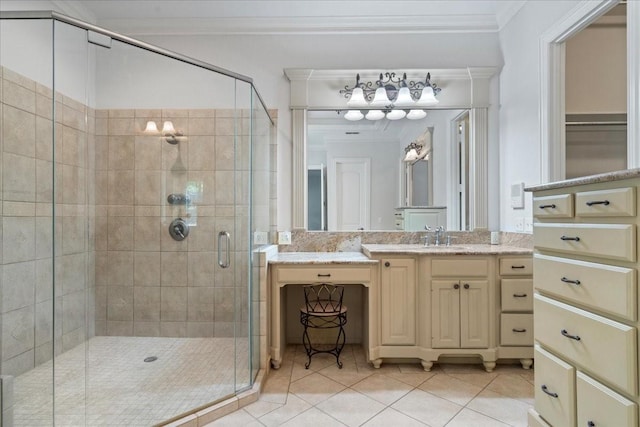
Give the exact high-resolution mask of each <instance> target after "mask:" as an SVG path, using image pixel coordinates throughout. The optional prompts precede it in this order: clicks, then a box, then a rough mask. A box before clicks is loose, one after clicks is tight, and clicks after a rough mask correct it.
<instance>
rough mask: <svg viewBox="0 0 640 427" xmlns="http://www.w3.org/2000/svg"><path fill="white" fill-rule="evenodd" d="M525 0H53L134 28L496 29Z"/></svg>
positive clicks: (108, 23)
mask: <svg viewBox="0 0 640 427" xmlns="http://www.w3.org/2000/svg"><path fill="white" fill-rule="evenodd" d="M525 1H526V0H444V1H442V0H385V1H378V0H372V1H367V0H341V1H335V0H328V1H327V0H208V1H205V0H200V1H197V0H196V1H194V0H181V1H171V0H163V1H150V0H143V1H141V0H84V1H80V0H54V1H53V3H54V4H55V5H56V6H57V7H58V8H59V9H60V10H62V12H63V13H66V14H69V15H73V16H77V17H80V18H81V19H84V20H87V21H90V22H93V23H95V24H97V25H99V26H102V27H105V28H109V29H111V30H114V31H117V32H122V33H125V34H128V35H132V36H136V35H137V36H140V35H157V34H292V33H293V34H297V33H298V34H303V33H304V34H309V33H336V34H349V33H357V34H368V33H433V32H496V31H499V30H500V28H502V27H503V26H504V25H505V24H506V23H507V22H508V21H509V19H511V17H512V16H513V15H514V14H515V13H516V12H517V11H518V10H519V9H520V8H521V7H522V5H523V4H524V3H525Z"/></svg>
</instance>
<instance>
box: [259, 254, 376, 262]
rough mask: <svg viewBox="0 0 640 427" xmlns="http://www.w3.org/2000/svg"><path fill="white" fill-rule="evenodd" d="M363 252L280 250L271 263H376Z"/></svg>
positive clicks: (270, 260)
mask: <svg viewBox="0 0 640 427" xmlns="http://www.w3.org/2000/svg"><path fill="white" fill-rule="evenodd" d="M377 262H378V261H377V260H373V259H369V257H367V256H366V255H364V254H363V253H362V252H279V253H278V254H277V255H275V256H274V257H273V258H271V259H269V264H375V263H377Z"/></svg>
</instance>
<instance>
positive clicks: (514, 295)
mask: <svg viewBox="0 0 640 427" xmlns="http://www.w3.org/2000/svg"><path fill="white" fill-rule="evenodd" d="M513 297H514V298H526V297H527V294H513Z"/></svg>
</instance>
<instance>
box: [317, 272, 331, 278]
mask: <svg viewBox="0 0 640 427" xmlns="http://www.w3.org/2000/svg"><path fill="white" fill-rule="evenodd" d="M318 277H331V273H326V274H322V273H318Z"/></svg>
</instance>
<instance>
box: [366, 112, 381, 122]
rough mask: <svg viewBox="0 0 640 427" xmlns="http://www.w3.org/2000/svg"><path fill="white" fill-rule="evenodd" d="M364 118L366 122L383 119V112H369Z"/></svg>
mask: <svg viewBox="0 0 640 427" xmlns="http://www.w3.org/2000/svg"><path fill="white" fill-rule="evenodd" d="M364 118H365V119H367V120H380V119H382V118H384V112H382V110H369V112H368V113H367V115H366V116H364Z"/></svg>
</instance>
